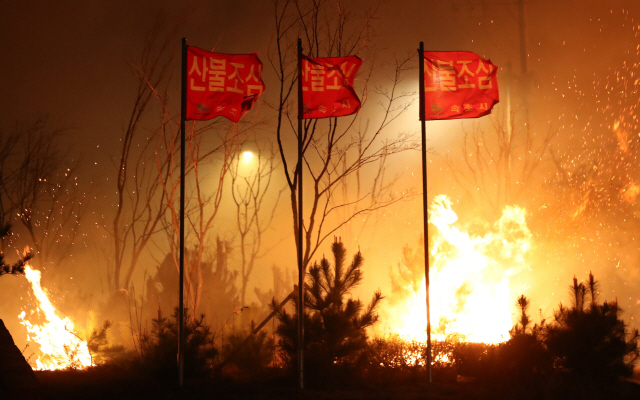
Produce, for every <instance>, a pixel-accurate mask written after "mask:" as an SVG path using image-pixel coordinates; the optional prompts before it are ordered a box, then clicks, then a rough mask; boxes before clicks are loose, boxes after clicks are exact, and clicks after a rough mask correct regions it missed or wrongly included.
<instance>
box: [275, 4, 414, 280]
mask: <svg viewBox="0 0 640 400" xmlns="http://www.w3.org/2000/svg"><path fill="white" fill-rule="evenodd" d="M378 8H379V5H378V2H375V1H374V2H369V3H368V4H367V5H366V7H364V8H362V9H360V10H358V11H352V10H349V7H348V6H347V5H346V4H342V3H338V4H336V3H335V2H331V1H327V0H314V1H297V0H273V16H274V19H275V21H274V22H275V31H276V32H275V38H274V40H273V44H272V47H271V49H270V51H269V55H268V62H269V64H271V66H272V68H273V70H274V72H275V73H276V76H277V79H278V87H279V95H278V100H277V102H276V103H275V104H272V105H271V107H273V108H274V109H275V111H276V112H277V125H276V128H275V130H276V138H277V142H278V150H279V153H280V157H281V160H282V167H283V170H284V171H283V172H284V174H285V178H286V182H287V186H288V189H289V198H290V203H291V210H292V219H293V231H294V232H295V235H296V246H300V245H303V249H304V255H303V267H304V268H303V269H306V268H307V266H308V265H309V263H310V262H311V260H312V259H313V258H314V254H315V252H316V251H317V250H318V249H319V248H320V246H321V245H322V243H323V242H324V240H326V239H327V238H330V237H331V236H333V235H334V234H335V232H336V231H337V230H339V229H341V228H343V227H345V228H349V224H350V223H351V222H355V221H357V220H358V218H362V219H365V220H366V216H367V215H370V214H371V213H374V212H376V211H378V210H381V209H383V208H385V207H388V206H390V205H392V204H394V203H396V202H398V201H400V200H403V199H406V198H408V197H409V196H411V195H412V192H406V193H400V194H396V193H393V191H392V190H391V186H390V184H392V183H393V182H394V180H393V179H388V177H387V176H386V175H385V170H386V166H387V165H388V164H387V163H388V162H389V161H390V160H389V157H390V156H393V155H396V154H398V153H402V152H404V151H408V150H413V149H416V148H417V143H416V142H415V141H414V140H413V138H412V135H411V134H410V133H406V132H398V133H397V134H396V133H394V134H393V135H391V138H390V139H384V136H385V135H386V134H387V133H386V132H388V131H390V130H392V129H393V128H392V127H391V126H390V124H392V123H393V121H395V120H397V119H398V117H400V116H401V115H402V114H403V113H404V112H405V111H407V110H408V108H409V106H410V105H411V104H412V102H413V101H414V100H415V96H414V93H407V92H401V91H400V90H399V86H400V84H401V81H402V80H403V78H404V77H405V73H406V72H407V71H408V70H410V69H411V68H412V67H411V66H412V63H411V59H410V58H405V59H403V60H396V62H395V64H394V65H391V66H390V69H391V70H392V71H389V74H388V75H387V76H388V77H389V81H388V82H387V83H388V85H386V86H385V87H378V86H375V87H373V86H374V85H373V83H372V82H373V81H374V79H373V75H375V73H376V72H378V69H377V68H376V67H374V65H375V59H376V57H375V50H374V46H373V45H372V40H371V36H372V35H373V34H372V30H373V26H372V25H373V22H374V21H375V19H376V18H377V15H376V14H377V12H378ZM298 38H301V39H302V45H303V48H304V54H305V55H307V56H310V57H341V56H346V55H359V56H361V57H363V58H366V59H367V60H369V63H368V64H367V65H366V66H365V68H364V69H362V70H361V71H360V72H359V74H358V80H359V85H364V89H362V92H360V93H358V95H359V97H360V99H361V101H362V105H363V107H364V105H365V103H366V102H367V101H368V100H371V99H376V98H377V99H379V100H380V101H379V102H378V106H379V107H380V108H379V109H378V113H377V115H376V118H374V119H365V118H359V117H358V115H357V114H356V115H353V116H347V117H343V118H325V119H307V120H304V124H303V128H302V132H296V129H295V128H294V127H295V126H296V124H297V122H296V118H297V107H296V104H297V103H296V102H297V99H296V98H295V96H296V90H295V88H296V85H297V83H298V81H297V61H296V60H297V39H298ZM369 85H371V86H369ZM358 90H360V89H359V88H358ZM374 101H376V100H374ZM298 134H299V135H301V136H302V142H303V150H302V152H303V160H298V157H297V154H296V153H295V152H291V151H290V150H291V147H290V146H291V144H292V143H295V142H296V138H297V135H298ZM300 169H302V170H303V173H304V176H305V177H304V180H305V182H307V183H306V186H305V189H304V192H305V198H306V199H305V207H304V209H303V213H304V215H303V223H302V224H303V230H304V232H303V234H302V236H303V237H302V238H298V233H297V232H298V213H299V210H298V204H297V192H298V190H299V188H300V185H299V184H300V182H298V171H300ZM364 171H368V172H367V173H365V172H364ZM370 173H371V174H370Z"/></svg>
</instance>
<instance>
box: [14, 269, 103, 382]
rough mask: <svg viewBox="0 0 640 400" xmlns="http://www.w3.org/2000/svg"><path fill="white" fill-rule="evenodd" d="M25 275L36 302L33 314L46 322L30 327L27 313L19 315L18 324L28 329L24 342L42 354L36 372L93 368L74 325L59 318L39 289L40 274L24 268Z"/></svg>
mask: <svg viewBox="0 0 640 400" xmlns="http://www.w3.org/2000/svg"><path fill="white" fill-rule="evenodd" d="M24 272H25V276H26V278H27V280H28V281H29V283H30V284H31V287H32V289H33V293H34V295H35V297H36V299H37V301H38V305H37V307H36V310H35V311H33V310H32V311H31V312H30V317H31V316H33V315H34V314H42V315H43V316H44V319H45V320H46V323H44V324H42V325H39V324H33V323H31V322H30V321H29V320H28V319H25V317H26V312H25V311H22V313H21V314H20V319H21V322H20V323H21V324H22V325H24V326H25V327H26V328H27V332H28V335H27V340H28V341H33V342H36V343H38V345H39V346H40V351H41V353H42V354H40V355H39V357H38V359H37V360H36V368H35V369H37V370H56V369H69V368H72V369H82V368H86V367H89V366H91V365H92V362H91V354H90V353H89V349H88V347H87V342H85V341H84V340H82V339H80V338H79V337H78V336H76V335H75V334H74V333H73V331H74V330H73V329H74V328H73V322H71V320H70V319H69V318H64V319H62V318H60V317H59V316H58V311H57V310H56V308H55V307H54V306H53V305H52V304H51V301H49V298H48V296H47V294H46V293H45V292H44V290H43V289H42V286H40V271H37V270H35V269H32V268H31V266H30V265H27V266H26V267H25V270H24Z"/></svg>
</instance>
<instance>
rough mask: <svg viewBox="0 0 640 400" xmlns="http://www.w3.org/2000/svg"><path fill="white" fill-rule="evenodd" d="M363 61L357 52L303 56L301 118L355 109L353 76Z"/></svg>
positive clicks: (329, 115)
mask: <svg viewBox="0 0 640 400" xmlns="http://www.w3.org/2000/svg"><path fill="white" fill-rule="evenodd" d="M361 65H362V60H361V59H360V58H358V57H357V56H346V57H333V58H308V57H304V56H303V59H302V76H303V80H302V92H303V95H302V102H303V108H304V114H303V117H302V118H304V119H308V118H330V117H343V116H345V115H350V114H353V113H356V112H358V110H359V109H360V99H358V95H357V94H356V92H355V91H354V90H353V79H354V77H355V76H356V73H357V72H358V69H359V68H360V66H361Z"/></svg>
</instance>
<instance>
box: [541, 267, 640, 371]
mask: <svg viewBox="0 0 640 400" xmlns="http://www.w3.org/2000/svg"><path fill="white" fill-rule="evenodd" d="M570 292H571V295H572V301H573V305H572V306H571V307H566V306H564V305H562V304H560V307H559V309H558V311H556V313H555V316H554V318H555V321H554V322H553V323H552V324H549V326H547V329H546V340H545V344H546V346H547V348H548V349H549V351H550V352H551V354H552V355H553V356H554V357H555V359H556V366H557V367H559V368H561V369H562V370H563V371H566V372H568V373H570V374H572V375H574V376H575V377H577V378H581V379H585V380H589V381H611V380H614V379H616V378H618V377H625V376H630V375H631V374H632V372H633V364H634V363H635V362H636V360H637V359H638V355H639V351H638V343H637V342H638V337H639V336H638V330H637V329H636V330H633V331H631V332H629V331H628V330H627V326H626V325H625V323H624V321H623V320H622V319H621V318H620V314H621V313H622V310H621V309H620V307H619V306H618V303H617V301H613V302H607V301H605V302H603V303H598V301H597V296H598V283H597V282H596V280H595V279H594V277H593V274H591V273H589V280H588V281H587V283H586V284H585V283H580V284H578V280H577V279H576V278H575V277H574V278H573V285H572V286H571V287H570ZM587 300H589V304H588V305H587Z"/></svg>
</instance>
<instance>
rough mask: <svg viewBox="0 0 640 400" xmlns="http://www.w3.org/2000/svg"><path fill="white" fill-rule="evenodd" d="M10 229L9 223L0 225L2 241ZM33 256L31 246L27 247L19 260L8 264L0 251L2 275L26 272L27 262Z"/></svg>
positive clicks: (0, 271) (0, 273) (0, 272)
mask: <svg viewBox="0 0 640 400" xmlns="http://www.w3.org/2000/svg"><path fill="white" fill-rule="evenodd" d="M9 229H10V226H9V225H5V226H3V227H0V241H1V240H2V238H3V237H5V236H7V235H8V234H9ZM31 257H32V254H31V251H30V250H29V248H26V249H25V250H24V252H23V253H22V256H21V257H20V259H19V260H18V261H16V262H15V263H13V264H7V263H5V261H4V254H3V253H2V252H1V251H0V275H5V274H13V275H17V274H24V267H25V265H27V262H28V261H29V260H30V259H31Z"/></svg>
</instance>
